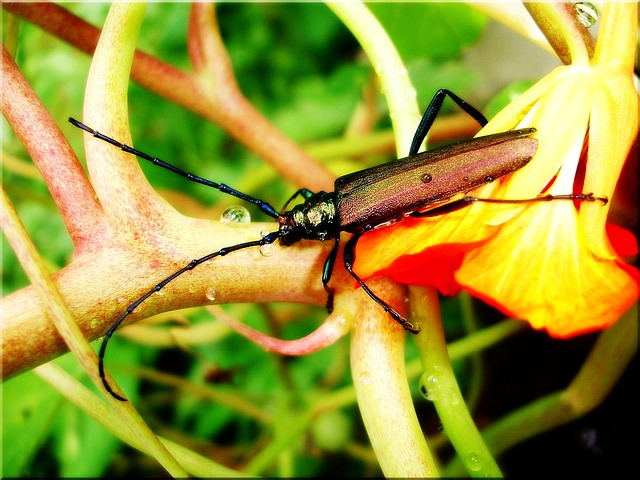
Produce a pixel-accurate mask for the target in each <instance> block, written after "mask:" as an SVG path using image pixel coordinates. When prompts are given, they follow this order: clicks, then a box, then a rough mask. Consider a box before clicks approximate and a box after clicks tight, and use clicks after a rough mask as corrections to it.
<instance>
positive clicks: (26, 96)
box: [0, 47, 106, 255]
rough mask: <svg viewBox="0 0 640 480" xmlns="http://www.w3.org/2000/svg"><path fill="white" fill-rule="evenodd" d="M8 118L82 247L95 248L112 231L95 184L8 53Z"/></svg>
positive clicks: (5, 82) (4, 84) (5, 61)
mask: <svg viewBox="0 0 640 480" xmlns="http://www.w3.org/2000/svg"><path fill="white" fill-rule="evenodd" d="M2 71H3V80H2V82H1V83H2V85H1V88H2V95H1V100H0V101H1V102H2V113H3V115H4V116H5V118H6V119H7V121H8V122H9V124H10V125H11V128H12V129H13V131H14V132H15V133H16V135H17V136H18V138H19V139H20V141H21V142H22V144H23V145H24V146H25V148H26V150H27V152H28V153H29V156H30V157H31V158H32V159H33V161H34V163H35V164H36V165H37V167H38V169H39V170H40V172H41V174H42V177H43V178H44V180H45V183H46V184H47V187H48V188H49V191H50V192H51V195H52V196H53V199H54V201H55V202H56V205H57V207H58V210H59V211H60V215H61V216H62V219H63V220H64V223H65V225H66V227H67V230H68V231H69V235H70V236H71V239H72V240H73V243H74V245H75V247H76V254H77V255H78V254H82V252H83V251H84V250H85V249H91V248H92V240H93V238H95V234H96V231H99V230H102V229H103V228H105V227H106V224H105V223H104V220H105V218H104V215H103V213H102V210H101V208H100V205H99V204H98V202H97V200H96V198H95V193H94V191H93V188H92V186H91V184H90V183H89V182H88V180H87V177H86V175H85V173H84V170H83V169H82V166H81V165H80V162H79V161H78V159H77V157H76V156H75V153H74V152H73V150H72V149H71V147H70V146H69V144H68V143H67V141H66V139H65V138H64V136H63V134H62V132H61V131H60V129H59V128H58V126H57V125H56V124H55V122H54V121H53V119H52V118H51V115H49V112H47V110H46V109H45V107H44V105H43V104H42V102H41V101H40V99H39V98H38V96H37V95H36V93H35V91H34V90H33V88H32V87H31V85H29V83H28V82H27V80H26V79H25V78H24V76H23V75H22V72H20V70H19V68H18V66H17V65H16V63H15V62H14V61H13V59H12V58H11V56H10V55H9V53H8V52H7V50H6V49H5V48H4V47H3V48H2Z"/></svg>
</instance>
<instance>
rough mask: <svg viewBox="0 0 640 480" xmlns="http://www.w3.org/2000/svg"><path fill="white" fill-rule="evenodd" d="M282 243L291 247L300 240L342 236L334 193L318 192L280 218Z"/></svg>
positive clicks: (321, 239)
mask: <svg viewBox="0 0 640 480" xmlns="http://www.w3.org/2000/svg"><path fill="white" fill-rule="evenodd" d="M279 221H280V232H281V233H282V235H281V236H280V243H281V244H283V245H291V244H293V243H295V242H297V241H299V240H302V239H306V240H320V241H324V240H328V239H331V238H336V237H337V236H338V235H339V234H340V226H339V223H340V222H339V220H338V215H337V211H336V204H335V200H334V196H333V193H327V192H318V193H314V194H313V195H311V196H310V197H309V198H307V199H306V200H305V202H304V203H302V204H300V205H296V206H295V207H293V208H292V209H291V210H289V211H288V212H284V213H283V214H282V216H281V217H280V220H279Z"/></svg>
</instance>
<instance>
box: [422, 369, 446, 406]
mask: <svg viewBox="0 0 640 480" xmlns="http://www.w3.org/2000/svg"><path fill="white" fill-rule="evenodd" d="M440 389H441V385H440V379H439V378H438V377H436V376H435V375H428V376H427V377H426V378H425V375H422V377H421V378H420V393H421V394H422V396H424V398H426V399H427V400H429V401H431V402H433V401H434V400H435V399H436V398H438V395H439V393H440Z"/></svg>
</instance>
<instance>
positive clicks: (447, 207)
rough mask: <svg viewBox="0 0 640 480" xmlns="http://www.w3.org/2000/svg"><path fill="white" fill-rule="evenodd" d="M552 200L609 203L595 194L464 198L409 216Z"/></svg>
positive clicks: (431, 215)
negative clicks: (478, 204)
mask: <svg viewBox="0 0 640 480" xmlns="http://www.w3.org/2000/svg"><path fill="white" fill-rule="evenodd" d="M552 200H576V201H580V202H595V201H599V202H602V204H603V205H606V204H607V203H608V202H609V199H608V198H607V197H596V196H595V195H594V194H593V193H568V194H565V195H552V194H548V195H541V196H539V197H533V198H520V199H509V198H480V197H463V198H460V199H458V200H454V201H453V202H449V203H446V204H444V205H440V206H438V207H435V208H432V209H430V210H425V211H423V212H412V213H411V214H409V215H410V216H411V217H417V218H419V217H437V216H438V215H444V214H445V213H451V212H454V211H456V210H459V209H461V208H464V207H466V206H467V205H469V204H470V203H474V202H484V203H503V204H515V203H533V202H550V201H552Z"/></svg>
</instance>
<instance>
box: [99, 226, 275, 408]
mask: <svg viewBox="0 0 640 480" xmlns="http://www.w3.org/2000/svg"><path fill="white" fill-rule="evenodd" d="M281 236H282V233H281V232H280V231H277V232H272V233H269V234H267V235H265V236H264V237H262V238H261V239H260V240H254V241H251V242H245V243H239V244H237V245H232V246H230V247H225V248H221V249H220V250H218V251H216V252H213V253H209V254H208V255H205V256H204V257H201V258H197V259H195V260H191V262H189V264H187V265H185V266H184V267H182V268H181V269H180V270H178V271H176V272H174V273H172V274H171V275H169V276H168V277H167V278H165V279H164V280H162V281H161V282H160V283H158V284H157V285H156V286H155V287H153V288H152V289H151V290H149V291H148V292H147V293H145V294H144V295H142V296H141V297H140V298H138V299H137V300H136V301H135V302H133V303H132V304H131V305H129V306H128V307H127V309H126V311H125V312H124V313H123V314H122V315H120V317H118V319H117V320H116V321H115V322H114V323H113V325H111V327H109V330H107V333H105V335H104V339H103V340H102V344H101V345H100V350H99V352H98V368H99V371H100V378H101V379H102V384H103V385H104V388H105V389H106V390H107V392H109V393H110V394H111V395H112V396H113V397H115V398H117V399H118V400H122V401H123V402H126V401H127V399H126V398H124V397H122V396H120V395H118V394H117V393H116V392H114V391H113V389H112V388H111V385H109V382H108V381H107V378H106V376H105V373H104V356H105V353H106V350H107V344H108V343H109V339H110V338H111V337H112V336H113V334H114V332H115V331H116V330H117V329H118V327H119V326H120V325H121V324H122V322H123V321H124V320H125V319H126V318H127V317H128V316H129V315H130V314H131V312H133V311H134V310H135V309H136V308H137V307H138V306H139V305H140V304H141V303H143V302H144V301H145V300H146V299H147V298H149V297H150V296H151V295H153V294H154V293H156V292H159V291H160V290H162V289H163V288H164V287H165V286H166V285H167V284H168V283H170V282H172V281H173V280H175V279H176V278H178V277H179V276H180V275H182V274H183V273H185V272H187V271H189V270H193V269H194V268H196V267H197V266H198V265H200V264H202V263H204V262H206V261H207V260H211V259H212V258H214V257H222V256H224V255H227V254H228V253H231V252H235V251H236V250H242V249H244V248H250V247H260V246H262V245H269V244H271V243H273V242H275V241H276V240H277V239H278V238H280V237H281Z"/></svg>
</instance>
